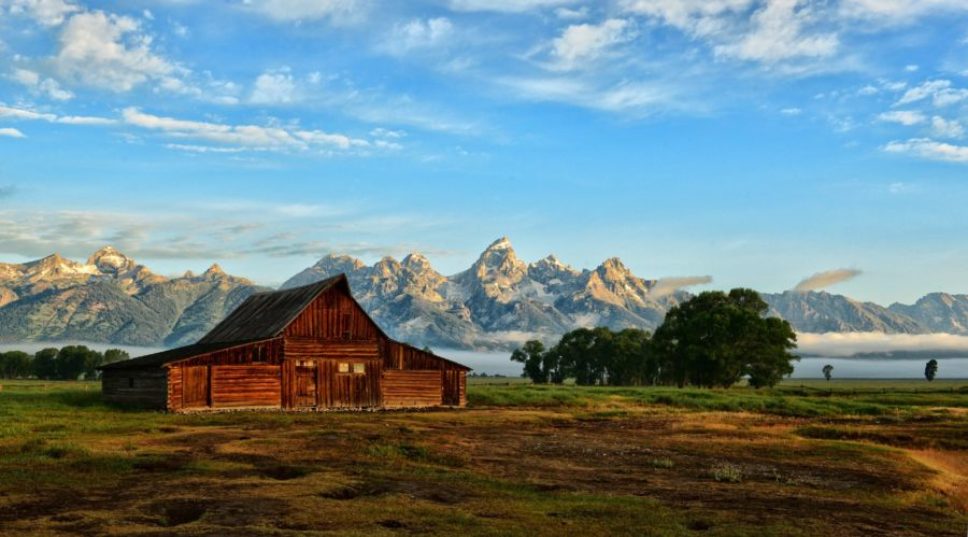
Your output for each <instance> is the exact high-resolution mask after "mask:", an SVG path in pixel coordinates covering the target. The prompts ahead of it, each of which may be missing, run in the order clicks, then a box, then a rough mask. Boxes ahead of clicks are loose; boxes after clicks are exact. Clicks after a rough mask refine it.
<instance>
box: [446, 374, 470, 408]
mask: <svg viewBox="0 0 968 537" xmlns="http://www.w3.org/2000/svg"><path fill="white" fill-rule="evenodd" d="M441 375H442V378H443V383H444V386H443V393H444V397H443V401H444V404H445V405H448V406H467V371H462V370H459V369H454V368H445V369H444V371H443V372H442V373H441Z"/></svg>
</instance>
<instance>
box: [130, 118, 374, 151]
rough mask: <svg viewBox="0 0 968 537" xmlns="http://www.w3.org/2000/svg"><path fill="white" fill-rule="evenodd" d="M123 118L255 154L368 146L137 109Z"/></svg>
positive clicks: (338, 137)
mask: <svg viewBox="0 0 968 537" xmlns="http://www.w3.org/2000/svg"><path fill="white" fill-rule="evenodd" d="M123 117H124V121H125V123H126V124H128V125H132V126H135V127H141V128H143V129H148V130H153V131H158V132H161V133H163V134H165V135H167V136H171V137H173V138H182V139H195V140H203V141H207V142H213V143H217V144H223V145H228V146H235V147H240V148H246V149H250V150H255V151H278V150H285V149H294V150H306V149H311V148H329V149H338V150H348V149H351V148H367V147H370V145H371V144H370V143H369V142H368V141H366V140H363V139H359V138H352V137H350V136H347V135H344V134H335V133H329V132H324V131H320V130H303V129H297V128H287V127H273V126H260V125H226V124H221V123H211V122H207V121H195V120H187V119H178V118H172V117H165V116H156V115H152V114H147V113H144V112H142V111H140V110H138V109H137V108H126V109H125V110H124V112H123Z"/></svg>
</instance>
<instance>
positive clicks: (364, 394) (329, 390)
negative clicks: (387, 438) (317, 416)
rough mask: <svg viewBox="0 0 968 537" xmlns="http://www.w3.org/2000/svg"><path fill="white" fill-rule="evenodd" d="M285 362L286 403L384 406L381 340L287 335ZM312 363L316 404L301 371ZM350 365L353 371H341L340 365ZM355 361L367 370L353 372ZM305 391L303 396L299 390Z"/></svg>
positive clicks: (351, 406) (339, 406)
mask: <svg viewBox="0 0 968 537" xmlns="http://www.w3.org/2000/svg"><path fill="white" fill-rule="evenodd" d="M285 354H286V361H285V364H284V365H283V382H282V385H283V406H284V407H285V408H299V407H305V406H316V407H318V408H369V407H378V406H380V405H381V401H382V397H381V393H382V392H381V388H380V383H381V380H382V379H381V371H382V361H381V359H380V345H379V342H378V341H375V340H374V341H345V342H344V341H325V340H318V339H307V338H287V339H286V344H285ZM306 362H312V363H313V364H314V365H313V366H312V367H313V368H315V370H316V377H315V380H316V385H315V387H314V388H313V389H314V390H315V394H316V399H315V405H309V404H307V397H308V395H307V394H306V393H305V392H306V382H307V379H306V374H307V373H303V374H302V375H300V374H299V373H298V371H299V370H300V369H303V370H304V371H307V372H308V369H309V368H307V367H305V366H300V364H303V363H306ZM341 363H343V364H347V365H348V366H349V368H350V370H351V372H350V373H340V372H339V364H341ZM354 364H363V367H364V369H365V371H366V372H365V373H363V374H360V373H352V368H353V366H354ZM301 392H302V393H303V395H302V396H300V395H299V394H300V393H301Z"/></svg>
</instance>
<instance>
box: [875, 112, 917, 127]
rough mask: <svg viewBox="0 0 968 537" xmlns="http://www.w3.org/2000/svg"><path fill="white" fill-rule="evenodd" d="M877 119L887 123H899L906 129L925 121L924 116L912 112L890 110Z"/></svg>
mask: <svg viewBox="0 0 968 537" xmlns="http://www.w3.org/2000/svg"><path fill="white" fill-rule="evenodd" d="M877 119H879V120H881V121H886V122H888V123H900V124H901V125H905V126H908V127H910V126H911V125H918V124H921V123H924V122H925V120H927V118H926V117H924V114H922V113H921V112H915V111H912V110H891V111H890V112H884V113H882V114H880V115H879V116H877Z"/></svg>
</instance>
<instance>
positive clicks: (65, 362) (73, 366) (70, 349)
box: [57, 345, 104, 380]
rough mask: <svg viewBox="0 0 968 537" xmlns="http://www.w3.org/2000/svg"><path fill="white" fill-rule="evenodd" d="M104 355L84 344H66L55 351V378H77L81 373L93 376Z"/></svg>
mask: <svg viewBox="0 0 968 537" xmlns="http://www.w3.org/2000/svg"><path fill="white" fill-rule="evenodd" d="M103 359H104V356H103V355H101V353H99V352H97V351H94V350H91V349H89V348H87V347H86V346H84V345H68V346H66V347H62V348H61V350H60V351H58V353H57V378H59V379H64V380H77V379H78V378H80V377H81V376H82V375H83V376H85V377H91V378H93V377H94V375H95V372H96V368H97V367H98V366H99V365H101V361H102V360H103Z"/></svg>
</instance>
